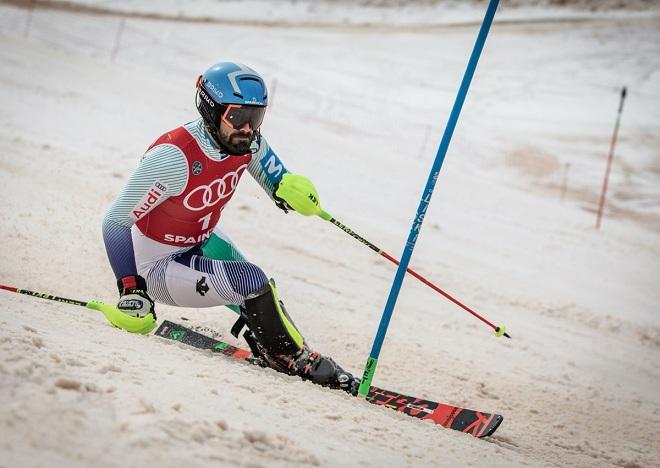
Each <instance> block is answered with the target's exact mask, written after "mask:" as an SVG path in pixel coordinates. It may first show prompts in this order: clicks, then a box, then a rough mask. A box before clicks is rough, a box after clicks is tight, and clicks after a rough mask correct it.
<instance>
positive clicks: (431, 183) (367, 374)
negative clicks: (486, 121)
mask: <svg viewBox="0 0 660 468" xmlns="http://www.w3.org/2000/svg"><path fill="white" fill-rule="evenodd" d="M498 3H499V0H490V2H489V3H488V9H487V10H486V15H485V16H484V20H483V23H482V24H481V28H480V30H479V34H478V35H477V39H476V42H475V44H474V48H473V50H472V54H471V55H470V60H469V61H468V65H467V68H466V70H465V74H464V75H463V80H462V81H461V85H460V88H459V90H458V94H457V95H456V100H455V101H454V105H453V107H452V110H451V113H450V114H449V119H448V121H447V126H446V127H445V131H444V134H443V135H442V140H441V141H440V146H439V147H438V152H437V153H436V155H435V160H434V161H433V167H432V168H431V171H430V172H429V177H428V180H427V182H426V187H425V188H424V192H423V194H422V198H421V199H420V202H419V207H418V208H417V213H416V214H415V218H414V219H413V223H412V227H411V229H410V233H409V234H408V240H407V241H406V245H405V247H404V250H403V255H402V256H401V263H400V264H399V267H398V268H397V270H396V275H395V277H394V281H393V282H392V288H391V290H390V294H389V297H388V298H387V303H386V304H385V309H384V310H383V315H382V316H381V319H380V325H379V326H378V332H377V333H376V337H375V338H374V343H373V346H372V348H371V353H370V354H369V358H368V359H367V363H366V365H365V367H364V372H363V374H362V381H361V383H360V388H359V389H358V393H359V394H360V395H361V396H363V397H366V396H367V393H368V392H369V389H370V388H371V381H372V380H373V377H374V374H375V372H376V366H377V365H378V356H379V355H380V350H381V348H382V346H383V341H384V340H385V335H386V333H387V327H388V325H389V323H390V319H391V318H392V313H393V312H394V306H395V304H396V300H397V298H398V296H399V291H400V290H401V285H402V283H403V278H404V275H405V273H406V268H408V264H409V263H410V258H411V257H412V253H413V250H414V248H415V243H416V242H417V237H418V236H419V233H420V229H421V227H422V222H423V221H424V215H425V214H426V210H427V208H428V206H429V203H430V202H431V196H432V195H433V189H434V188H435V183H436V181H437V180H438V176H439V174H440V169H441V168H442V163H443V161H444V159H445V155H446V154H447V149H448V148H449V142H450V141H451V137H452V134H453V133H454V128H456V122H457V121H458V116H459V115H460V113H461V107H463V102H464V101H465V96H466V95H467V92H468V89H469V87H470V82H471V81H472V76H473V75H474V70H475V69H476V67H477V62H478V61H479V55H481V51H482V50H483V47H484V43H485V42H486V37H487V36H488V30H489V29H490V25H491V24H492V22H493V18H494V16H495V10H496V9H497V4H498Z"/></svg>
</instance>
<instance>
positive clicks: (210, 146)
mask: <svg viewBox="0 0 660 468" xmlns="http://www.w3.org/2000/svg"><path fill="white" fill-rule="evenodd" d="M195 101H196V102H195V103H196V107H197V110H198V111H199V113H200V115H201V118H199V119H197V120H194V121H192V122H189V123H187V124H185V125H183V126H181V127H179V128H176V129H174V130H172V131H169V132H167V133H165V134H164V135H162V136H161V137H159V138H158V139H157V140H156V141H155V142H154V143H152V145H151V146H150V147H149V148H148V150H147V151H146V153H145V154H144V156H143V157H142V159H141V161H140V163H139V165H138V167H137V168H136V170H135V171H134V173H133V174H132V176H131V177H130V178H129V180H128V182H127V184H126V186H125V187H124V189H123V191H122V192H121V193H120V194H119V196H118V197H117V198H116V199H115V201H114V203H113V204H112V205H111V206H110V208H109V210H108V211H107V213H106V215H105V218H104V220H103V239H104V242H105V247H106V251H107V254H108V258H109V260H110V264H111V266H112V269H113V271H114V273H115V276H116V277H117V286H118V288H119V295H120V298H119V302H118V304H117V307H118V308H119V309H120V310H121V311H122V312H125V313H127V314H130V315H132V316H135V317H146V316H147V315H148V314H153V315H154V317H155V311H154V301H157V302H160V303H163V304H169V305H174V306H180V307H197V308H198V307H214V306H220V305H227V306H228V307H230V308H231V309H233V310H234V311H235V312H238V313H239V319H238V321H237V322H236V325H235V326H234V327H233V328H232V333H233V334H234V335H235V336H238V334H239V333H240V331H241V329H242V328H243V327H246V328H247V331H246V332H245V333H244V335H243V336H244V337H245V339H246V341H247V342H248V344H249V345H250V348H251V349H252V352H253V354H254V355H255V357H257V358H258V359H259V360H260V361H261V363H262V364H263V365H267V366H269V367H272V368H274V369H276V370H278V371H280V372H285V373H288V374H292V375H298V376H300V377H302V378H303V379H306V380H311V381H313V382H314V383H317V384H320V385H324V386H328V387H332V388H341V389H343V390H345V391H347V392H350V393H354V394H355V393H356V392H357V386H358V384H359V381H358V380H357V379H356V378H354V377H353V376H352V375H351V374H350V373H348V372H346V371H344V370H343V369H342V368H341V367H340V366H339V365H337V364H336V363H335V362H334V361H333V360H332V359H331V358H329V357H327V356H323V355H321V354H319V353H318V352H314V351H312V350H311V349H310V348H309V346H308V345H307V343H306V342H305V340H304V339H303V337H302V335H301V333H300V331H299V330H298V329H297V327H296V326H295V324H294V323H293V321H292V320H291V318H290V316H289V314H288V313H287V311H286V309H285V308H284V305H283V303H282V302H281V301H280V300H279V299H278V291H277V288H276V286H275V282H274V281H273V280H272V279H271V280H270V281H269V280H268V277H267V276H266V274H265V273H264V272H263V271H262V270H261V269H260V268H259V267H258V266H256V265H255V264H253V263H250V262H248V261H247V260H246V259H245V258H244V257H243V255H242V254H241V253H240V251H239V249H238V248H237V247H236V245H235V244H234V243H233V242H232V241H231V240H230V238H229V237H228V236H227V234H226V233H224V232H223V231H222V230H221V229H220V228H219V226H218V221H219V219H220V215H221V213H222V210H223V208H224V207H225V206H226V204H227V203H228V202H229V200H230V199H231V198H232V196H233V194H234V191H235V189H236V186H237V184H238V181H239V180H240V178H241V176H242V174H243V172H244V171H245V170H247V172H249V173H250V175H252V177H254V178H255V180H256V181H257V182H258V183H259V185H261V187H262V188H263V189H264V190H265V191H266V193H267V194H268V195H269V197H271V199H272V200H273V201H274V202H275V204H276V205H277V206H278V207H279V208H281V209H283V210H284V211H288V210H291V209H292V210H295V211H297V212H299V213H302V214H303V215H311V214H315V213H316V212H317V211H318V209H319V208H318V207H319V201H318V199H319V197H318V193H317V192H316V189H315V188H314V185H313V184H312V183H311V182H310V181H309V179H307V178H306V177H304V176H301V175H298V174H292V173H290V172H288V171H287V170H286V168H285V167H284V165H283V164H282V161H281V160H280V159H279V157H278V156H277V155H276V154H275V152H274V151H273V149H272V148H271V147H270V146H269V145H268V142H267V141H266V139H265V138H264V137H263V136H262V135H261V133H260V131H259V127H260V126H261V122H262V120H263V118H264V115H265V113H266V106H267V105H268V96H267V91H266V85H265V84H264V81H263V79H262V78H261V76H259V74H258V73H257V72H255V71H254V70H252V69H251V68H249V67H247V66H245V65H242V64H238V63H231V62H222V63H218V64H216V65H214V66H212V67H211V68H209V69H208V70H207V71H206V72H204V74H203V75H201V76H200V77H199V78H198V79H197V91H196V98H195Z"/></svg>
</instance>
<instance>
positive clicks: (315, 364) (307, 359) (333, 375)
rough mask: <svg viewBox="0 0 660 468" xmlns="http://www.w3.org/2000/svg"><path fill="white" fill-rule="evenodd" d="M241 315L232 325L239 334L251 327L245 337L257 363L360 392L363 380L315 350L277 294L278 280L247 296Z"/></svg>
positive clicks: (353, 391)
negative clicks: (360, 380) (307, 342)
mask: <svg viewBox="0 0 660 468" xmlns="http://www.w3.org/2000/svg"><path fill="white" fill-rule="evenodd" d="M241 312H242V313H241V318H239V320H238V321H237V322H236V324H235V325H234V327H233V328H232V334H233V335H234V336H236V337H238V334H239V333H240V331H241V329H242V328H243V326H245V325H247V328H248V331H247V332H245V333H244V334H243V337H244V338H245V340H246V341H247V343H248V344H249V345H250V349H251V350H252V354H253V355H254V356H255V363H257V364H259V365H262V366H263V367H271V368H273V369H275V370H277V371H279V372H283V373H285V374H289V375H297V376H299V377H301V378H302V379H304V380H311V381H312V382H313V383H315V384H318V385H322V386H324V387H329V388H336V389H341V390H344V391H346V392H348V393H351V394H353V395H356V394H357V389H358V386H359V380H358V379H356V378H355V377H353V375H351V373H349V372H346V371H345V370H344V369H342V368H341V367H340V366H339V365H338V364H337V363H336V362H335V361H334V360H333V359H332V358H329V357H326V356H323V355H321V354H320V353H318V352H315V351H312V350H311V349H310V348H309V347H308V346H307V344H306V343H305V340H304V339H303V337H302V335H301V334H300V332H299V331H298V329H297V328H296V326H295V324H294V323H293V320H291V317H289V314H288V313H287V311H286V309H285V308H284V304H282V302H281V301H280V300H279V299H278V297H277V289H276V287H275V282H274V281H273V280H271V281H270V283H269V284H268V285H266V286H265V287H263V288H262V289H260V290H258V291H255V292H254V293H252V294H250V295H249V296H248V297H246V298H245V307H244V308H243V309H242V311H241Z"/></svg>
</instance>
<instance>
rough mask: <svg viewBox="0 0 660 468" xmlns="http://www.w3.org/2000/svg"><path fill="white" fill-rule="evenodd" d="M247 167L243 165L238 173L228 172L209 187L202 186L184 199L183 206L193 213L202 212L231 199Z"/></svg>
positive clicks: (237, 170)
mask: <svg viewBox="0 0 660 468" xmlns="http://www.w3.org/2000/svg"><path fill="white" fill-rule="evenodd" d="M246 167H247V164H243V165H242V166H240V167H239V168H238V169H236V171H232V172H228V173H227V174H225V175H224V177H221V178H219V179H215V180H214V181H213V182H211V183H210V184H209V185H200V186H199V187H197V188H195V189H194V190H192V191H191V192H190V193H189V194H188V195H187V196H186V198H184V199H183V205H184V206H185V207H186V208H188V209H189V210H192V211H201V210H203V209H205V208H210V207H212V206H215V205H217V204H218V203H219V202H220V201H221V200H224V199H225V198H229V197H231V195H232V194H233V193H234V190H236V185H238V180H239V179H240V177H241V175H240V174H241V172H242V171H243V169H245V168H246Z"/></svg>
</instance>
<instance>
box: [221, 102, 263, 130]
mask: <svg viewBox="0 0 660 468" xmlns="http://www.w3.org/2000/svg"><path fill="white" fill-rule="evenodd" d="M220 109H221V110H222V109H224V111H223V112H222V114H221V117H220V120H221V121H223V122H224V123H226V124H227V125H229V126H230V127H231V128H233V129H234V130H239V129H241V128H243V126H244V125H245V124H246V123H249V124H250V128H251V129H252V130H257V129H258V128H259V127H260V126H261V122H263V120H264V116H265V115H266V108H265V107H262V106H244V105H241V104H221V105H220Z"/></svg>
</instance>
